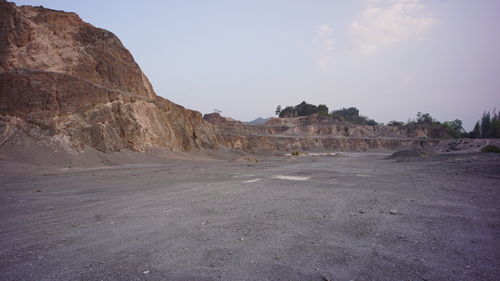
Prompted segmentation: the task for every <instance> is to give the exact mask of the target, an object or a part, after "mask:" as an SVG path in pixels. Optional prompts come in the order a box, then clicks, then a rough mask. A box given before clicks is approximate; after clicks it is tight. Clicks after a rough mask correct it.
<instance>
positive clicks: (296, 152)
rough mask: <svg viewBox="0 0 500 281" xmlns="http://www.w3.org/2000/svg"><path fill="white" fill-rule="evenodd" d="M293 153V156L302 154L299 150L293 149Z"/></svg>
mask: <svg viewBox="0 0 500 281" xmlns="http://www.w3.org/2000/svg"><path fill="white" fill-rule="evenodd" d="M292 155H293V156H299V155H300V152H298V151H292Z"/></svg>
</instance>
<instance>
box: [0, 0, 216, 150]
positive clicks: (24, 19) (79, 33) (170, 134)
mask: <svg viewBox="0 0 500 281" xmlns="http://www.w3.org/2000/svg"><path fill="white" fill-rule="evenodd" d="M0 136H1V137H2V138H1V139H0V145H2V144H5V143H8V142H15V141H16V139H15V138H16V137H28V138H34V139H37V138H47V137H48V138H52V139H57V140H58V141H60V142H63V143H64V145H65V146H66V147H67V148H69V149H74V150H79V149H82V148H84V147H86V146H88V147H92V148H95V149H97V150H100V151H103V152H107V151H119V150H122V149H130V150H136V151H143V150H145V149H147V148H148V147H153V146H154V147H164V148H169V149H172V150H180V151H185V150H190V149H193V148H200V147H214V146H215V139H214V137H213V133H212V127H211V125H209V124H207V123H206V122H204V121H203V119H202V116H201V114H200V113H199V112H195V111H191V110H187V109H184V108H183V107H181V106H179V105H176V104H174V103H172V102H170V101H168V100H166V99H163V98H161V97H158V96H156V94H155V92H154V91H153V88H152V86H151V84H150V83H149V81H148V79H147V78H146V76H145V75H144V73H142V71H141V69H140V68H139V66H138V65H137V63H136V62H135V61H134V59H133V57H132V55H131V54H130V52H129V51H128V50H127V49H126V48H125V47H124V46H123V45H122V43H121V42H120V40H119V39H118V38H117V37H116V36H115V35H114V34H112V33H111V32H109V31H106V30H103V29H100V28H96V27H94V26H92V25H90V24H88V23H85V22H83V21H82V20H81V19H80V18H79V17H78V15H76V14H74V13H68V12H62V11H55V10H50V9H46V8H43V7H31V6H20V7H17V6H16V5H15V4H13V3H9V2H6V1H4V0H0Z"/></svg>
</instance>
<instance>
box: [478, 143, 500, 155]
mask: <svg viewBox="0 0 500 281" xmlns="http://www.w3.org/2000/svg"><path fill="white" fill-rule="evenodd" d="M481 152H486V153H500V147H498V146H495V145H491V144H489V145H486V146H484V147H483V148H481Z"/></svg>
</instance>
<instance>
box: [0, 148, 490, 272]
mask: <svg viewBox="0 0 500 281" xmlns="http://www.w3.org/2000/svg"><path fill="white" fill-rule="evenodd" d="M386 157H387V155H385V154H382V153H379V154H377V153H344V154H343V155H342V157H335V156H300V157H276V156H275V157H260V158H259V160H260V161H259V162H258V163H251V162H245V161H223V160H213V161H203V162H194V161H186V160H179V159H178V160H172V161H171V162H170V163H163V164H133V165H121V166H110V167H106V168H103V167H100V168H86V169H77V168H71V169H52V170H50V169H48V170H43V169H28V168H26V170H22V171H20V170H18V171H12V170H9V171H4V172H2V171H0V174H1V176H0V225H1V227H0V279H1V280H499V276H500V210H499V208H500V204H499V203H500V164H499V163H500V162H499V160H500V155H491V154H455V155H434V156H427V157H421V158H407V159H396V160H392V159H391V160H388V159H386Z"/></svg>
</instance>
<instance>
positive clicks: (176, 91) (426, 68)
mask: <svg viewBox="0 0 500 281" xmlns="http://www.w3.org/2000/svg"><path fill="white" fill-rule="evenodd" d="M14 2H16V3H17V4H18V5H24V4H28V5H37V6H38V5H42V6H44V7H48V8H52V9H57V10H64V11H72V12H76V13H78V14H79V15H80V17H81V18H82V19H83V20H84V21H86V22H89V23H91V24H93V25H94V26H97V27H100V28H104V29H107V30H109V31H111V32H113V33H115V34H116V35H117V36H118V37H119V38H120V39H121V41H122V42H123V44H124V45H125V47H127V48H128V49H129V50H130V52H131V53H132V55H133V56H134V58H135V59H136V61H137V62H138V64H139V65H140V66H141V68H142V70H143V71H144V72H145V73H146V75H147V76H148V77H149V79H150V81H151V83H152V84H153V87H154V89H155V91H156V93H157V94H158V95H160V96H163V97H165V98H167V99H169V100H171V101H173V102H175V103H178V104H180V105H183V106H185V107H187V108H190V109H194V110H198V111H201V112H202V113H209V112H212V111H213V109H220V110H222V114H223V115H224V116H229V117H233V118H236V119H239V120H243V121H247V120H252V119H255V118H256V117H270V116H272V115H273V114H274V110H275V108H276V106H277V105H279V104H280V105H282V106H286V105H296V104H298V103H300V102H301V101H303V100H305V101H307V102H309V103H313V104H319V103H323V104H326V105H328V107H329V108H330V110H333V109H338V108H341V107H350V106H355V107H357V108H359V109H360V112H361V114H364V115H367V116H369V117H370V118H373V119H375V120H376V121H379V122H388V121H390V120H394V119H395V120H400V121H406V120H407V119H408V118H414V117H415V115H416V113H417V112H418V111H421V112H429V113H430V114H431V115H432V116H433V117H435V118H437V119H438V120H440V121H447V120H454V119H456V118H458V119H461V120H462V121H464V125H465V126H464V127H465V128H466V129H467V130H470V129H472V126H473V125H474V123H475V122H476V121H477V119H479V117H480V115H481V114H482V112H483V111H484V110H492V109H493V108H494V107H497V109H499V108H500V0H399V1H398V0H343V1H340V0H338V1H334V0H330V1H319V0H316V1H315V0H302V1H296V0H251V1H243V0H226V1H219V0H210V1H207V0H198V1H195V0H193V1H191V0H178V1H161V0H155V1H123V0H120V1H118V0H107V1H97V0H86V1H67V0H46V1H36V0H29V1H28V0H23V1H21V0H19V1H14Z"/></svg>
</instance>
